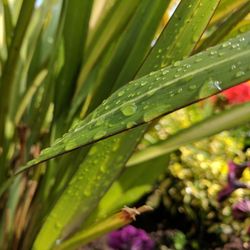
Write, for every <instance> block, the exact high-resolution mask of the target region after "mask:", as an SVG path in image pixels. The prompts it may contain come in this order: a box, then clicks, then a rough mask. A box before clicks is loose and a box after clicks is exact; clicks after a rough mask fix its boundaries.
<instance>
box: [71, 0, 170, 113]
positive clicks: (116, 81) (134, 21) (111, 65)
mask: <svg viewBox="0 0 250 250" xmlns="http://www.w3.org/2000/svg"><path fill="white" fill-rule="evenodd" d="M167 4H168V1H161V0H157V1H154V3H153V4H152V1H148V0H143V1H141V3H140V5H139V7H138V8H137V9H136V11H135V13H134V15H133V17H132V18H131V20H130V21H129V23H128V25H127V27H126V30H125V32H123V33H122V35H121V36H120V37H119V39H118V42H117V44H116V45H115V46H113V45H111V50H112V53H110V52H109V51H108V52H106V54H107V55H106V56H105V58H104V59H103V60H104V63H102V64H101V65H100V66H99V64H97V65H96V67H98V66H99V68H101V70H102V71H104V73H103V74H99V75H101V76H99V77H97V79H96V81H94V80H93V79H95V77H92V74H93V75H94V74H96V71H95V70H92V72H91V73H92V74H90V76H89V77H88V79H90V80H89V82H90V83H91V87H92V88H93V93H92V94H91V99H90V101H89V102H87V101H86V102H85V105H84V106H83V108H82V109H84V110H85V112H82V113H83V114H84V115H85V113H89V112H90V111H92V110H93V109H95V108H96V107H97V106H98V105H99V104H100V103H101V101H103V100H104V99H105V98H107V97H108V96H109V95H110V93H112V92H114V90H116V89H118V88H119V87H121V86H123V85H124V84H125V83H127V82H128V81H129V80H131V79H132V78H133V76H134V75H135V74H136V72H137V71H138V68H139V66H140V65H141V62H142V60H143V58H144V57H145V55H146V54H147V53H148V51H149V49H150V45H151V41H152V40H153V38H154V36H155V32H156V30H157V26H158V25H159V22H160V20H161V18H162V16H163V14H164V12H165V10H166V6H167ZM145 13H147V15H145ZM110 54H111V55H110ZM99 71H100V70H99ZM99 71H98V72H99ZM83 93H85V94H87V91H86V83H85V86H83V89H82V90H81V91H80V92H79V93H78V95H76V96H75V98H74V100H73V101H72V105H73V106H72V108H71V110H70V112H71V113H72V114H74V113H75V111H76V110H77V109H78V108H79V106H80V105H81V104H82V103H83V100H84V98H85V97H86V96H85V95H84V94H83ZM72 114H70V117H72ZM83 114H82V115H81V116H83Z"/></svg>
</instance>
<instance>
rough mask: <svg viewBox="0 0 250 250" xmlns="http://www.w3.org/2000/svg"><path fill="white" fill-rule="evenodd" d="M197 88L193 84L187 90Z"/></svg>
mask: <svg viewBox="0 0 250 250" xmlns="http://www.w3.org/2000/svg"><path fill="white" fill-rule="evenodd" d="M196 88H197V86H196V85H195V84H192V85H190V86H189V87H188V89H189V90H195V89H196Z"/></svg>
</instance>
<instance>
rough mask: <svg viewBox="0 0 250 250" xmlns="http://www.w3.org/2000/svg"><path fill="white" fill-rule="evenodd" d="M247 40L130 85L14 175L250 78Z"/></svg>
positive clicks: (240, 38) (230, 43)
mask: <svg viewBox="0 0 250 250" xmlns="http://www.w3.org/2000/svg"><path fill="white" fill-rule="evenodd" d="M249 41H250V32H248V33H246V34H244V35H241V36H238V37H237V38H235V39H232V40H229V41H227V42H225V43H223V44H221V45H218V46H216V47H214V48H211V49H209V50H207V51H206V52H202V53H200V54H197V55H195V56H192V57H190V58H187V59H184V60H183V61H181V62H176V63H175V64H174V65H172V66H170V67H167V68H164V69H162V70H159V71H156V72H153V73H151V74H150V75H147V76H145V77H142V78H140V79H138V80H135V81H133V82H131V83H130V84H128V85H127V86H125V87H123V88H121V89H119V90H118V91H117V92H115V93H114V94H113V95H111V96H110V98H108V99H107V100H106V101H105V102H104V103H103V104H102V105H100V106H99V107H98V108H97V109H96V110H95V111H94V112H93V113H91V114H90V115H89V116H88V117H87V118H86V119H84V120H83V121H82V122H80V123H79V124H77V126H76V127H75V128H73V129H71V130H70V131H69V132H68V133H66V134H65V135H64V136H63V137H62V138H60V139H58V140H57V141H56V142H55V143H54V144H52V146H51V147H50V148H47V149H45V150H43V151H42V152H41V155H40V156H39V157H38V158H37V159H34V160H32V161H30V162H28V163H27V165H26V166H24V167H23V168H21V169H20V170H19V171H18V172H21V171H23V170H25V169H27V168H29V167H31V166H34V165H36V164H38V163H40V162H43V161H46V160H48V159H50V158H53V157H56V156H58V155H60V154H63V153H66V152H68V151H71V150H74V149H76V148H78V147H81V146H84V145H87V144H89V143H92V142H94V141H98V140H100V139H103V138H106V137H108V136H110V135H113V134H116V133H119V132H122V131H124V130H127V129H130V128H132V127H135V126H138V125H141V124H143V123H147V122H150V121H152V120H153V119H156V118H157V117H160V116H162V115H164V114H167V113H170V112H172V111H174V110H176V109H178V108H181V107H183V106H186V105H188V104H190V103H192V102H194V101H198V100H200V99H203V98H206V97H208V96H211V95H213V94H215V93H218V92H220V91H221V90H223V89H226V88H229V87H231V86H234V85H235V84H237V83H240V82H242V81H245V80H248V79H249V78H250V70H249V67H248V60H249V56H250V45H249Z"/></svg>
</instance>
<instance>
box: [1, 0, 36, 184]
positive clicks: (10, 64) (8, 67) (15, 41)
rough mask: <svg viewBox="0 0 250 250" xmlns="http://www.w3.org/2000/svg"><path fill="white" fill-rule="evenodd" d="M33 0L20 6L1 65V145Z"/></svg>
mask: <svg viewBox="0 0 250 250" xmlns="http://www.w3.org/2000/svg"><path fill="white" fill-rule="evenodd" d="M34 3H35V0H27V1H24V2H23V4H22V8H21V11H20V14H19V17H18V21H17V24H16V26H15V28H14V33H13V38H12V40H11V43H10V47H9V50H8V57H7V59H6V62H5V64H4V65H3V71H2V76H1V79H0V145H1V146H2V147H3V146H4V144H6V142H5V132H6V130H5V123H6V117H7V115H8V111H9V108H10V103H9V102H10V95H11V91H12V87H13V84H14V77H15V73H16V69H17V64H18V58H19V53H20V49H21V46H22V42H23V39H24V36H25V33H26V30H27V27H28V24H29V21H30V18H31V16H32V11H33V7H34ZM3 150H4V152H3V154H2V155H1V156H0V162H1V163H2V166H5V162H4V161H5V159H4V158H5V156H6V153H7V152H6V151H7V149H6V148H4V149H3ZM2 166H1V172H2V174H1V176H0V183H2V181H3V180H4V178H5V177H6V176H5V175H6V169H4V168H3V167H2Z"/></svg>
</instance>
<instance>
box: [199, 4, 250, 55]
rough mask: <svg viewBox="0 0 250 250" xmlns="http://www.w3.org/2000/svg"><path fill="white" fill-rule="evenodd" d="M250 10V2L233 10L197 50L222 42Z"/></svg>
mask: <svg viewBox="0 0 250 250" xmlns="http://www.w3.org/2000/svg"><path fill="white" fill-rule="evenodd" d="M249 12H250V2H246V3H245V4H243V5H242V6H241V7H240V8H239V9H237V10H236V11H235V12H233V13H232V14H231V15H230V16H229V17H228V18H227V19H226V20H224V21H223V22H222V23H221V24H220V25H219V26H218V27H217V29H216V30H215V31H214V32H213V33H212V34H211V35H210V36H209V37H207V39H205V40H204V41H203V42H202V44H201V45H200V46H199V47H198V49H197V51H202V50H204V49H205V48H208V47H211V46H214V45H216V44H217V43H218V42H220V41H221V40H222V39H223V38H224V37H225V36H226V35H227V34H228V33H229V32H230V31H231V30H232V29H233V28H234V27H235V26H236V25H237V24H238V23H239V22H240V21H241V20H243V19H244V17H245V16H246V15H248V14H249Z"/></svg>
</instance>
